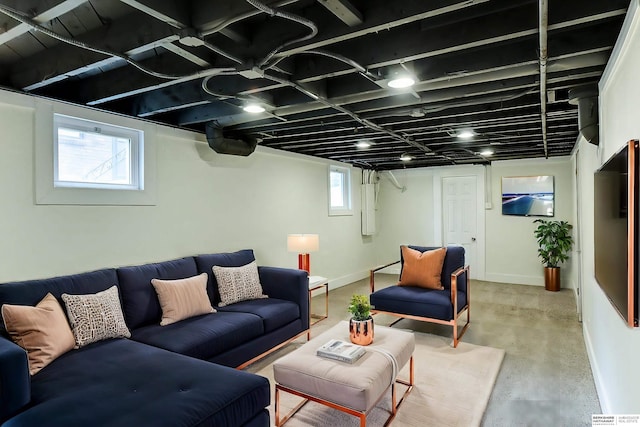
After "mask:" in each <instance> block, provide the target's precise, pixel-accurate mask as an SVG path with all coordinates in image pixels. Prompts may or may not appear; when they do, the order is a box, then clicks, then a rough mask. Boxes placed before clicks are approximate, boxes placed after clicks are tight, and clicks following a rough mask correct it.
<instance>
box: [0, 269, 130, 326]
mask: <svg viewBox="0 0 640 427" xmlns="http://www.w3.org/2000/svg"><path fill="white" fill-rule="evenodd" d="M117 283H118V276H117V275H116V271H115V270H114V269H104V270H97V271H92V272H89V273H81V274H74V275H70V276H60V277H53V278H50V279H40V280H27V281H23V282H12V283H3V284H1V285H0V305H1V304H18V305H30V306H35V305H36V304H37V303H38V302H39V301H40V300H42V298H44V297H45V295H47V293H51V294H52V295H53V296H54V297H56V298H57V299H58V302H62V299H61V298H60V296H61V295H62V294H63V293H65V292H66V293H68V294H84V293H95V292H100V291H104V290H105V289H108V288H110V287H111V286H113V285H115V284H117ZM0 329H1V331H0V332H4V323H3V322H0Z"/></svg>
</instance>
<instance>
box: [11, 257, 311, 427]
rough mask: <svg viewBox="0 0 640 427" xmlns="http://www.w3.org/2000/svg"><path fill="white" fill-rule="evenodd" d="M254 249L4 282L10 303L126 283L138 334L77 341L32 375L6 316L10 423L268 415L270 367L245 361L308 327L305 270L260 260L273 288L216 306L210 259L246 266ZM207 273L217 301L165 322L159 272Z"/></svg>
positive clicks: (247, 419) (215, 420) (207, 421)
mask: <svg viewBox="0 0 640 427" xmlns="http://www.w3.org/2000/svg"><path fill="white" fill-rule="evenodd" d="M252 261H254V255H253V251H251V250H244V251H239V252H234V253H229V254H210V255H199V256H195V257H187V258H181V259H178V260H172V261H166V262H160V263H155V264H146V265H140V266H133V267H121V268H117V269H104V270H99V271H94V272H89V273H82V274H77V275H72V276H64V277H55V278H51V279H43V280H30V281H25V282H16V283H5V284H1V285H0V305H1V304H5V303H6V304H23V305H32V306H33V305H35V304H37V303H38V302H39V301H40V300H41V299H42V298H43V297H44V296H45V295H46V294H47V293H48V292H50V293H51V294H53V295H54V296H55V297H56V298H58V300H59V301H60V303H61V304H62V305H63V307H64V304H63V302H62V300H61V295H62V294H63V293H68V294H89V293H96V292H100V291H103V290H105V289H108V288H110V287H111V286H113V285H114V284H115V285H117V286H118V290H119V294H120V298H121V302H122V307H123V312H124V316H125V320H126V322H127V326H128V327H129V329H130V330H131V339H123V338H122V339H110V340H104V341H100V342H97V343H93V344H89V345H87V346H85V347H82V348H80V349H77V350H71V351H69V352H67V353H65V354H63V355H62V356H60V357H59V358H57V359H56V360H54V361H53V362H52V363H51V364H49V365H48V366H46V367H45V368H44V369H42V370H41V371H40V372H38V373H36V374H35V375H33V376H30V375H29V369H28V363H27V357H26V352H25V351H24V350H23V349H22V348H20V347H19V346H17V345H16V344H14V343H13V342H12V341H11V340H10V339H9V338H8V335H7V333H6V331H5V330H4V324H3V323H2V324H1V325H0V423H2V424H1V426H2V427H14V426H65V427H71V426H92V427H97V426H154V427H160V426H167V427H169V426H171V427H176V426H189V427H193V426H217V427H221V426H267V425H269V413H268V411H267V409H266V407H267V406H268V405H269V403H270V386H269V382H268V380H267V379H266V378H263V377H261V376H258V375H254V374H250V373H247V372H244V371H241V370H238V369H234V368H239V367H243V366H246V365H247V364H248V363H251V362H253V361H255V360H256V359H258V358H260V357H261V356H263V355H264V354H266V353H268V352H269V351H272V350H273V349H276V348H279V347H280V346H282V345H284V344H286V343H287V342H289V341H290V340H292V339H294V338H296V337H299V336H301V335H304V334H305V333H307V332H308V329H309V294H308V279H307V274H306V272H304V271H300V270H293V269H284V268H275V267H259V268H258V271H259V276H260V282H261V284H262V286H263V291H264V293H265V294H267V295H268V296H269V298H266V299H258V300H250V301H242V302H238V303H235V304H231V305H228V306H225V307H217V303H218V302H219V301H220V297H219V294H218V291H217V283H216V281H215V277H214V275H213V273H212V270H211V268H212V266H213V265H218V266H223V267H238V266H242V265H245V264H247V263H249V262H252ZM202 272H206V273H207V274H208V275H209V282H208V285H207V292H208V294H209V297H210V299H211V302H212V305H213V306H214V307H215V308H216V309H217V310H218V311H217V312H216V313H211V314H205V315H201V316H196V317H192V318H189V319H185V320H182V321H179V322H176V323H173V324H170V325H167V326H160V325H159V323H160V318H161V315H162V311H161V308H160V304H159V302H158V298H157V296H156V293H155V290H154V288H153V286H152V285H151V279H153V278H159V279H180V278H186V277H192V276H195V275H197V274H200V273H202Z"/></svg>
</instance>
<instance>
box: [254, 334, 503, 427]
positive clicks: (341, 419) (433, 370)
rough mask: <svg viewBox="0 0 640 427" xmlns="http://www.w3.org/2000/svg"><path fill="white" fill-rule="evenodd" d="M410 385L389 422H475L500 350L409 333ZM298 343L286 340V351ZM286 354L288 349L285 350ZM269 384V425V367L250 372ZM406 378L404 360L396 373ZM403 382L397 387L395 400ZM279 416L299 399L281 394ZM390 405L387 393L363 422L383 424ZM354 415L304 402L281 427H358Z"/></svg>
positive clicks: (418, 425) (463, 425)
mask: <svg viewBox="0 0 640 427" xmlns="http://www.w3.org/2000/svg"><path fill="white" fill-rule="evenodd" d="M415 339H416V349H415V353H414V361H415V367H414V369H415V386H414V387H413V390H412V391H411V393H409V395H408V396H407V397H406V398H405V400H404V401H403V402H402V405H401V406H400V408H399V410H398V412H397V415H396V417H395V419H394V420H393V423H392V425H395V426H415V427H428V426H438V427H442V426H460V427H470V426H479V425H480V423H481V421H482V416H483V414H484V411H485V409H486V407H487V402H488V401H489V397H490V396H491V391H492V390H493V385H494V383H495V380H496V378H497V376H498V372H499V371H500V366H501V364H502V359H503V358H504V353H505V352H504V350H501V349H496V348H491V347H482V346H478V345H473V344H467V343H464V342H461V343H460V344H458V348H455V349H454V348H452V347H450V343H451V339H447V338H444V337H439V336H435V335H430V334H424V333H419V332H416V333H415ZM300 345H302V344H297V343H296V344H291V345H289V346H288V347H289V348H290V350H289V349H288V350H289V351H293V350H294V349H295V348H297V347H298V346H300ZM287 352H288V351H287ZM256 373H257V374H259V375H262V376H265V377H267V378H269V381H270V382H271V406H270V407H269V411H270V413H271V425H275V414H274V404H273V402H274V399H275V388H274V387H275V386H274V381H273V368H272V365H271V364H269V365H268V366H266V367H264V368H262V369H260V370H259V371H257V372H256ZM398 378H400V379H408V378H409V364H408V363H407V366H405V367H404V369H403V370H402V371H401V372H400V374H399V375H398ZM405 390H406V387H405V386H402V385H398V388H397V396H398V398H400V396H402V394H403V393H404V391H405ZM280 398H281V415H282V414H287V413H288V412H289V411H290V410H291V408H293V407H294V406H295V405H297V404H298V402H300V401H301V399H300V398H299V397H296V396H293V395H291V394H289V393H281V394H280ZM390 409H391V391H388V392H387V394H386V395H385V397H384V398H383V399H382V400H381V401H380V402H379V403H378V405H377V406H376V407H375V408H374V409H373V410H372V411H371V412H370V413H369V415H368V416H367V426H372V427H378V426H383V425H384V423H385V421H386V419H387V418H388V417H389V411H390ZM359 425H360V422H359V419H358V418H357V417H354V416H351V415H348V414H345V413H343V412H340V411H338V410H335V409H331V408H328V407H326V406H323V405H320V404H318V403H315V402H308V403H307V404H306V405H305V406H304V407H303V408H302V409H300V411H298V412H297V413H296V415H295V416H294V417H293V418H291V419H290V420H289V421H288V422H287V423H286V424H285V426H289V427H306V426H332V427H342V426H354V427H355V426H359Z"/></svg>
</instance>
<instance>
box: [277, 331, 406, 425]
mask: <svg viewBox="0 0 640 427" xmlns="http://www.w3.org/2000/svg"><path fill="white" fill-rule="evenodd" d="M374 332H375V336H374V340H373V344H371V345H369V346H367V347H365V348H366V350H367V351H366V353H365V355H364V356H362V357H361V358H360V359H359V360H357V361H356V362H354V363H353V364H349V363H345V362H339V361H336V360H331V359H326V358H323V357H319V356H316V350H317V349H318V347H320V346H322V345H323V344H325V343H326V342H327V341H329V340H331V339H339V340H343V341H346V342H349V324H348V322H340V323H338V324H337V325H336V326H334V327H333V328H331V329H329V330H328V331H326V332H324V333H323V334H321V335H319V336H317V337H316V338H314V339H312V340H311V341H309V342H307V343H306V344H304V345H303V346H302V347H300V348H299V349H297V350H295V351H293V352H291V353H289V354H288V355H286V356H284V357H282V358H280V359H279V360H277V361H276V362H275V363H274V364H273V373H274V378H275V381H276V394H275V400H276V402H275V405H276V408H275V412H276V425H277V426H281V425H282V424H284V423H285V422H286V421H287V420H288V419H289V418H290V417H291V416H293V415H294V414H295V412H297V411H298V410H299V409H300V408H301V407H302V406H303V405H304V404H305V403H306V402H308V401H309V400H311V401H314V402H318V403H321V404H324V405H327V406H329V407H332V408H335V409H338V410H340V411H343V412H346V413H348V414H351V415H355V416H357V417H359V418H360V425H361V426H365V425H366V417H367V413H369V411H370V410H371V409H373V407H374V406H375V405H376V403H377V402H378V401H379V400H380V399H381V398H382V397H383V396H384V394H385V392H386V391H387V390H389V388H391V395H392V399H391V406H392V407H391V410H390V413H391V415H390V419H391V418H393V417H394V416H395V413H396V410H397V408H398V407H399V406H400V403H402V399H404V397H405V396H406V395H407V394H408V393H409V392H410V391H411V389H412V387H413V350H414V348H415V342H414V336H413V333H411V332H406V331H401V330H397V329H391V328H387V327H384V326H375V329H374ZM407 362H410V374H409V381H403V380H398V379H396V375H397V373H398V372H399V371H400V370H401V369H402V368H403V367H404V365H405V364H406V363H407ZM396 382H399V383H401V384H404V385H407V386H408V389H407V391H406V392H405V393H404V394H403V396H402V398H401V399H400V401H399V402H398V403H397V404H396V388H395V384H396ZM280 392H288V393H291V394H294V395H297V396H301V397H304V398H305V400H304V401H303V402H302V404H301V405H299V406H298V407H297V408H295V409H294V410H293V411H292V412H291V413H289V414H288V415H286V416H284V417H281V415H280Z"/></svg>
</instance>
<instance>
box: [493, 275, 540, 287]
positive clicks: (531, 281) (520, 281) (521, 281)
mask: <svg viewBox="0 0 640 427" xmlns="http://www.w3.org/2000/svg"><path fill="white" fill-rule="evenodd" d="M485 280H486V281H488V282H498V283H513V284H516V285H534V286H544V277H543V276H524V275H519V274H500V273H487V274H486V275H485Z"/></svg>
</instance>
